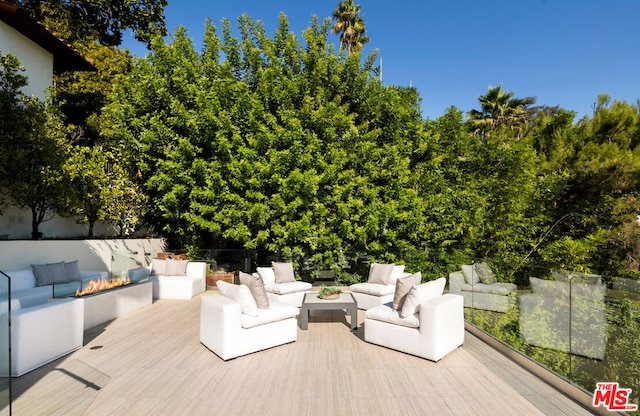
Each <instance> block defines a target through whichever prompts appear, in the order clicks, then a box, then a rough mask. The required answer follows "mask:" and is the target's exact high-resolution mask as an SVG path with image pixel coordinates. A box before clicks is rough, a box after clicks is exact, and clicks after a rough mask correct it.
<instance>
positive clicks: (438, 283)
mask: <svg viewBox="0 0 640 416" xmlns="http://www.w3.org/2000/svg"><path fill="white" fill-rule="evenodd" d="M446 283H447V279H445V278H444V277H441V278H439V279H436V280H432V281H430V282H427V283H423V284H421V285H417V286H414V287H412V288H411V290H410V291H409V294H407V297H406V299H405V300H404V305H403V306H402V311H401V315H402V316H403V317H406V316H410V315H414V314H416V313H418V312H419V311H420V304H421V303H422V302H424V301H425V300H429V299H432V298H435V297H438V296H442V293H443V292H444V285H445V284H446Z"/></svg>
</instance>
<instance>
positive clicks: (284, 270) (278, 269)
mask: <svg viewBox="0 0 640 416" xmlns="http://www.w3.org/2000/svg"><path fill="white" fill-rule="evenodd" d="M271 265H272V266H273V273H274V274H275V276H276V283H289V282H295V281H296V276H295V274H294V273H293V263H276V262H275V261H272V262H271Z"/></svg>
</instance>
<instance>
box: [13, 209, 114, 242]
mask: <svg viewBox="0 0 640 416" xmlns="http://www.w3.org/2000/svg"><path fill="white" fill-rule="evenodd" d="M38 230H39V231H40V232H41V233H42V236H43V237H44V238H76V237H86V236H87V234H88V233H89V225H88V224H77V223H76V220H75V219H74V218H63V217H60V216H59V215H56V216H55V217H53V218H52V219H51V220H49V221H45V222H43V223H42V224H40V226H39V227H38ZM93 235H94V236H95V237H116V236H118V235H119V230H118V229H117V227H116V226H114V225H111V224H107V223H103V222H97V223H96V224H95V225H94V227H93ZM7 238H12V239H22V238H25V239H29V238H31V211H30V210H28V209H27V210H21V209H19V208H17V207H13V206H4V207H1V208H0V239H7Z"/></svg>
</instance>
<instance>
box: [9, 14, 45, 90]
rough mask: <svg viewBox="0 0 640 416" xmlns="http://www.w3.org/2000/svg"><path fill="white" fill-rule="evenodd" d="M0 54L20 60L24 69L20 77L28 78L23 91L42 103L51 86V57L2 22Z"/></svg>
mask: <svg viewBox="0 0 640 416" xmlns="http://www.w3.org/2000/svg"><path fill="white" fill-rule="evenodd" d="M0 52H2V54H3V55H6V54H7V53H8V52H11V53H12V54H13V55H15V56H17V57H18V58H19V59H20V64H21V65H22V66H24V67H25V68H26V71H25V72H24V73H22V75H26V76H27V77H29V85H27V86H26V87H25V88H24V90H23V91H24V92H25V93H26V94H27V95H35V96H36V97H38V98H39V99H40V100H42V101H44V100H45V98H46V90H47V89H48V88H49V87H50V86H51V85H53V55H52V54H51V53H49V52H47V51H46V50H44V49H42V48H41V47H40V46H38V45H36V44H35V43H33V41H31V40H30V39H29V38H27V37H26V36H24V35H23V34H21V33H20V32H18V31H17V30H15V29H14V28H12V27H11V26H9V25H7V24H6V23H4V22H2V21H0Z"/></svg>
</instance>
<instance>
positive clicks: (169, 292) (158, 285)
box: [149, 259, 207, 299]
mask: <svg viewBox="0 0 640 416" xmlns="http://www.w3.org/2000/svg"><path fill="white" fill-rule="evenodd" d="M149 271H150V273H151V274H150V276H149V280H150V281H151V283H152V285H153V298H154V299H191V298H193V297H194V296H196V295H198V294H200V293H202V292H204V291H205V290H207V280H206V279H207V264H206V263H205V262H192V261H188V260H174V259H154V260H153V261H152V262H151V265H149Z"/></svg>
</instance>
